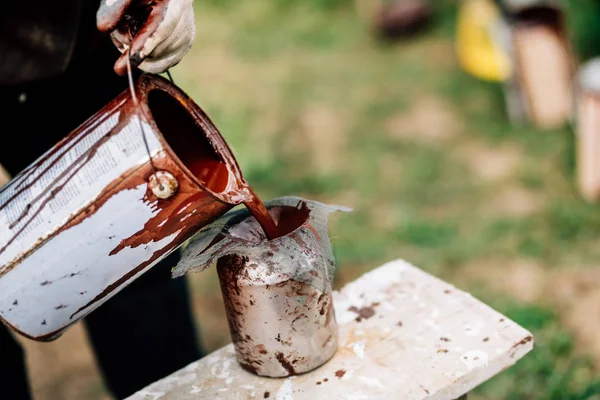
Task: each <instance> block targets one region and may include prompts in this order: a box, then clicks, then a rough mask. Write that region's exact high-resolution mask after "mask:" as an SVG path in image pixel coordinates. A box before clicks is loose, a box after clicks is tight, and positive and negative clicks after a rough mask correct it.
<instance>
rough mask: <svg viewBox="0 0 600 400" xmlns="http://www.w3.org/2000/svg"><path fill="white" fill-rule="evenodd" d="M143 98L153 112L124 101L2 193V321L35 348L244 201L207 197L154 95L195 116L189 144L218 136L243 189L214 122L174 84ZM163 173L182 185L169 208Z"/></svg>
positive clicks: (214, 141) (140, 87)
mask: <svg viewBox="0 0 600 400" xmlns="http://www.w3.org/2000/svg"><path fill="white" fill-rule="evenodd" d="M136 90H137V97H138V98H139V99H140V106H141V108H136V107H135V106H134V102H133V101H132V99H131V95H130V93H129V92H128V91H126V92H124V93H123V94H121V95H120V96H118V97H117V98H115V99H114V100H113V101H112V102H111V103H109V104H108V105H107V106H106V107H104V108H103V109H102V110H100V111H99V112H98V113H97V114H95V115H94V116H93V117H92V118H90V119H89V120H88V121H86V122H85V123H84V124H83V125H82V126H81V127H79V128H78V129H76V130H75V131H73V132H72V133H71V134H70V135H69V136H68V137H67V138H66V139H64V140H63V141H61V142H60V143H58V144H57V145H56V146H55V147H54V148H52V149H51V150H50V151H48V152H47V153H46V154H45V155H43V156H42V157H41V158H39V159H38V160H37V161H36V162H35V163H34V164H32V165H31V166H30V167H29V168H27V169H26V170H25V171H23V172H22V173H21V174H19V175H18V176H16V177H15V178H14V179H13V180H12V181H11V182H10V183H8V184H7V185H6V186H4V187H3V188H2V190H1V191H0V320H3V321H4V322H5V323H7V324H8V325H9V326H11V327H12V328H13V329H15V330H16V331H18V332H19V333H21V334H23V335H24V336H27V337H30V338H33V339H36V340H49V339H52V338H54V337H56V336H57V335H58V334H60V333H61V332H62V331H63V330H64V329H65V328H66V327H68V326H69V325H71V324H73V323H74V322H76V321H77V320H79V319H80V318H82V317H84V316H85V315H87V314H88V313H90V312H91V311H93V310H94V309H95V308H97V307H98V306H100V305H101V304H102V303H103V302H105V301H106V300H108V299H109V298H110V297H112V296H113V295H115V294H116V293H117V292H118V291H120V290H121V289H122V288H124V287H125V286H127V285H128V284H129V283H130V282H132V281H133V280H135V279H136V278H137V277H138V276H140V275H141V274H143V273H144V272H145V271H147V270H148V269H149V268H151V267H152V266H153V265H154V264H156V263H157V262H159V261H160V260H161V259H162V258H164V257H166V256H167V255H168V254H169V253H171V252H172V251H174V250H176V249H177V248H178V247H179V246H180V245H181V244H183V243H184V241H185V240H187V239H189V237H190V236H191V235H192V234H193V233H195V232H196V231H197V230H198V229H199V228H200V227H202V226H203V225H205V224H206V223H209V222H211V221H213V220H214V219H215V218H217V217H218V216H220V215H222V214H224V213H225V212H226V211H227V210H228V209H230V208H231V207H232V204H234V203H235V204H237V203H239V202H240V201H241V199H236V198H234V197H232V196H230V195H229V192H227V190H230V189H229V188H226V189H225V191H224V192H220V193H218V194H217V193H214V192H210V191H208V190H206V188H204V187H203V186H202V183H201V182H200V181H199V180H198V179H196V178H195V177H194V176H193V175H192V174H191V172H190V171H189V170H188V169H187V168H186V166H184V164H183V163H182V162H181V161H180V160H179V159H178V158H177V156H175V153H174V152H173V150H172V149H171V147H170V146H169V145H167V143H166V141H165V138H164V137H163V136H162V134H161V132H160V130H159V128H158V126H157V123H156V121H155V120H154V117H155V115H154V114H153V112H154V111H155V110H151V109H150V108H149V106H148V97H149V94H150V93H153V92H154V91H158V92H161V93H163V94H164V96H169V98H170V99H172V100H171V101H172V102H173V103H174V104H177V107H182V108H184V109H185V111H181V112H183V113H184V114H185V113H188V115H189V116H186V115H184V117H187V118H189V119H191V120H192V121H193V122H192V123H191V124H192V125H193V126H194V127H193V128H190V130H191V131H192V133H190V132H187V134H188V135H194V134H196V135H198V136H201V137H204V136H206V137H207V138H208V141H209V142H210V144H211V146H212V147H214V148H215V153H216V152H217V150H216V149H218V151H219V154H220V156H221V158H222V159H223V161H225V163H226V164H227V167H228V169H229V171H230V175H229V177H230V178H232V177H238V178H240V179H241V173H240V172H239V169H238V166H237V163H236V162H235V159H234V158H233V155H232V154H231V153H230V151H229V149H228V148H227V146H226V144H225V142H224V140H223V138H222V137H221V136H220V135H219V133H218V131H217V130H216V128H214V126H213V125H212V124H211V122H210V120H209V119H208V117H206V116H205V115H204V114H203V113H202V111H201V110H200V109H199V108H198V107H197V106H196V105H195V104H194V103H193V102H192V101H191V100H190V99H189V98H188V97H187V96H186V95H185V94H184V93H183V92H181V91H180V90H178V89H177V88H175V87H174V86H173V85H171V84H170V83H168V82H167V81H166V80H164V79H162V78H159V77H154V76H150V75H145V76H143V77H142V78H141V79H140V80H139V81H138V83H137V84H136ZM141 111H143V112H141ZM140 117H141V124H143V125H144V126H145V129H144V132H145V135H146V139H147V144H148V148H149V149H148V150H149V153H150V155H151V156H152V160H153V163H151V162H150V157H149V155H148V151H147V149H146V147H145V145H144V142H143V133H142V132H141V130H140V127H141V125H140ZM178 117H179V116H178ZM181 119H182V118H179V120H181ZM178 127H179V126H178ZM181 135H184V133H183V132H182V133H181ZM172 137H173V136H172ZM154 167H156V168H158V170H160V171H169V174H171V175H172V176H174V177H176V183H177V189H176V190H175V188H174V186H173V184H172V185H171V186H170V187H171V189H173V190H171V193H162V192H161V193H159V194H161V195H165V196H166V195H169V199H168V200H161V199H160V198H157V196H155V194H154V193H153V191H152V190H151V189H152V188H149V185H148V180H149V177H150V176H151V175H152V174H153V172H154ZM234 180H236V179H230V181H234ZM171 183H172V182H171ZM159 186H160V185H159ZM163 189H164V187H163Z"/></svg>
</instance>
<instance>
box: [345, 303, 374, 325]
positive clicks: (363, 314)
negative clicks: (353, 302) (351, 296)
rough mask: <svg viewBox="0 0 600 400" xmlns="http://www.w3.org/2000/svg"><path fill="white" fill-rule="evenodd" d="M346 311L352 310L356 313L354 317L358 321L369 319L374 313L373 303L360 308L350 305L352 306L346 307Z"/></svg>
mask: <svg viewBox="0 0 600 400" xmlns="http://www.w3.org/2000/svg"><path fill="white" fill-rule="evenodd" d="M348 311H352V312H353V313H356V314H358V317H356V322H360V321H362V320H363V319H369V318H371V317H372V316H373V315H375V310H374V309H373V305H371V306H369V307H362V308H357V307H355V306H352V307H350V308H348Z"/></svg>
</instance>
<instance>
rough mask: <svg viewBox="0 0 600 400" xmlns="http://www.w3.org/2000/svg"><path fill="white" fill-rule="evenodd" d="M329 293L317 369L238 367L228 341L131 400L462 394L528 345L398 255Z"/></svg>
mask: <svg viewBox="0 0 600 400" xmlns="http://www.w3.org/2000/svg"><path fill="white" fill-rule="evenodd" d="M333 297H334V307H335V313H336V319H337V321H338V326H339V343H340V345H339V348H338V351H337V353H336V354H335V355H334V356H333V358H332V359H331V360H330V361H329V362H328V363H326V364H325V365H323V366H322V367H320V368H318V369H316V370H314V371H311V372H308V373H305V374H302V375H298V376H292V377H289V378H285V379H272V378H263V377H259V376H256V375H253V374H251V373H249V372H247V371H246V370H244V369H242V368H241V367H240V365H239V364H238V363H237V361H236V358H235V352H234V350H233V345H231V344H230V345H228V346H225V347H223V348H222V349H220V350H217V351H215V352H214V353H212V354H210V355H208V356H207V357H205V358H203V359H202V360H199V361H197V362H194V363H192V364H190V365H188V366H187V367H185V368H183V369H182V370H180V371H178V372H176V373H174V374H172V375H170V376H168V377H166V378H164V379H161V380H159V381H157V382H155V383H153V384H152V385H150V386H148V387H146V388H145V389H143V390H141V391H139V392H138V393H135V394H134V395H133V396H131V397H130V398H129V399H130V400H149V399H162V400H169V399H177V400H186V399H198V398H200V399H229V400H236V399H240V400H241V399H251V398H254V399H274V400H314V399H350V398H352V399H392V398H393V399H405V400H465V399H466V397H465V396H466V394H467V393H468V392H469V391H471V390H472V389H473V388H475V387H477V386H478V385H480V384H481V383H483V382H485V381H487V380H488V379H490V378H492V377H493V376H495V375H496V374H498V373H500V372H501V371H503V370H505V369H507V368H509V367H510V366H512V365H513V364H514V363H515V362H517V360H519V359H520V358H521V357H523V356H524V355H525V354H527V353H528V352H529V351H531V349H532V348H533V337H532V336H531V334H530V333H529V332H528V331H526V330H525V329H523V328H522V327H520V326H519V325H517V324H516V323H515V322H513V321H511V320H509V319H508V318H506V317H505V316H503V315H501V314H499V313H498V312H496V311H494V310H493V309H491V308H490V307H488V306H487V305H485V304H483V303H481V302H480V301H478V300H476V299H475V298H473V297H472V296H471V295H469V294H468V293H465V292H462V291H460V290H459V289H457V288H456V287H454V286H452V285H450V284H448V283H446V282H443V281H441V280H439V279H437V278H435V277H433V276H431V275H429V274H427V273H425V272H423V271H421V270H420V269H418V268H416V267H414V266H412V265H410V264H408V263H406V262H404V261H402V260H396V261H393V262H390V263H388V264H385V265H383V266H381V267H379V268H376V269H374V270H373V271H371V272H369V273H367V274H365V275H363V276H362V277H360V278H359V279H357V280H356V281H354V282H352V283H350V284H348V285H346V286H345V287H344V288H343V289H342V290H341V291H339V292H334V296H333Z"/></svg>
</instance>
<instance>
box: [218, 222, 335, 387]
mask: <svg viewBox="0 0 600 400" xmlns="http://www.w3.org/2000/svg"><path fill="white" fill-rule="evenodd" d="M292 235H294V233H292ZM299 237H300V236H298V238H299ZM274 242H276V241H274ZM272 243H273V242H272ZM299 243H301V245H299V250H300V251H298V253H297V262H295V263H294V262H293V263H292V265H293V266H295V267H296V268H292V269H290V268H286V270H287V271H289V272H291V274H290V273H283V272H281V270H283V268H281V267H279V266H278V265H277V263H276V262H274V261H273V260H272V257H269V255H268V253H270V254H271V255H273V253H276V252H278V251H282V250H283V249H278V248H277V244H276V243H274V245H273V246H270V245H266V246H265V253H267V254H264V256H261V257H257V258H256V259H254V260H251V259H250V258H248V257H240V256H227V257H225V258H223V259H221V260H219V263H218V266H217V270H218V273H219V279H220V282H221V289H222V291H223V298H224V300H225V309H226V311H227V319H228V320H229V328H230V331H231V336H232V340H233V344H234V346H235V349H236V355H237V359H238V361H239V362H240V364H241V365H242V367H243V368H244V369H246V370H248V371H250V372H252V373H255V374H258V375H262V376H270V377H284V376H290V375H297V374H301V373H304V372H307V371H311V370H313V369H315V368H317V367H320V366H321V365H322V364H323V363H325V362H327V360H329V359H330V358H331V357H332V356H333V354H334V353H335V351H336V350H337V343H338V340H337V339H338V337H337V333H338V329H337V324H336V321H335V314H334V311H333V300H332V298H331V295H332V288H331V282H330V280H329V277H328V275H329V272H328V268H327V264H326V262H327V259H326V258H325V257H324V256H323V255H322V254H321V252H320V251H319V246H320V244H319V241H318V239H317V238H316V237H315V238H314V240H312V241H309V240H302V241H299ZM311 245H312V246H311ZM309 246H310V247H309ZM305 247H308V248H305ZM315 247H316V248H315ZM271 252H273V253H271ZM298 258H300V259H299V260H298ZM305 263H313V265H316V266H317V268H314V269H313V270H312V272H313V273H314V277H313V278H314V281H315V282H316V284H311V282H310V281H309V282H307V281H306V276H305V275H307V274H306V273H305V270H304V269H303V268H302V267H303V266H304V264H305ZM319 266H320V267H319ZM323 282H325V283H326V284H325V285H324V284H323Z"/></svg>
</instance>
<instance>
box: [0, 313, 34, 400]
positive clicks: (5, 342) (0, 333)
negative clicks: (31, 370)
mask: <svg viewBox="0 0 600 400" xmlns="http://www.w3.org/2000/svg"><path fill="white" fill-rule="evenodd" d="M0 382H2V385H1V388H0V397H1V398H6V399H11V400H29V399H31V393H30V392H29V381H28V376H27V369H26V365H25V353H24V352H23V349H22V348H21V345H20V344H19V343H18V342H17V341H16V340H15V338H14V337H13V336H12V334H11V333H10V332H9V330H8V328H7V327H6V326H4V325H3V324H2V323H1V322H0Z"/></svg>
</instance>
